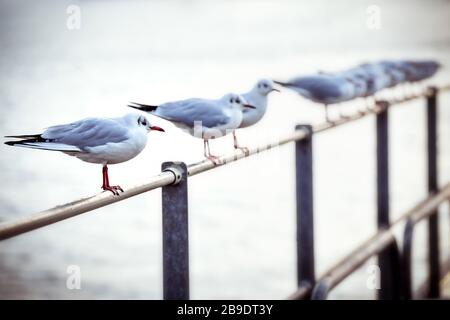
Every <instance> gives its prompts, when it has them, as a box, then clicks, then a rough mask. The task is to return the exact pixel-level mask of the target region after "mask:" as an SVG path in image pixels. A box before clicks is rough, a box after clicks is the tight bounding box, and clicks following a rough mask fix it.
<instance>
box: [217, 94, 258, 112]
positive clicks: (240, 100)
mask: <svg viewBox="0 0 450 320" xmlns="http://www.w3.org/2000/svg"><path fill="white" fill-rule="evenodd" d="M222 100H223V101H224V102H225V104H226V105H227V106H228V107H229V108H236V109H240V110H244V109H246V108H250V109H255V107H254V106H252V105H251V104H249V103H248V102H247V100H246V99H245V98H244V97H243V96H241V95H239V94H236V93H228V94H226V95H224V96H223V98H222Z"/></svg>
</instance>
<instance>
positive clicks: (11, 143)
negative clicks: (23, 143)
mask: <svg viewBox="0 0 450 320" xmlns="http://www.w3.org/2000/svg"><path fill="white" fill-rule="evenodd" d="M17 142H18V141H6V142H5V144H6V145H8V146H13V145H15V144H17Z"/></svg>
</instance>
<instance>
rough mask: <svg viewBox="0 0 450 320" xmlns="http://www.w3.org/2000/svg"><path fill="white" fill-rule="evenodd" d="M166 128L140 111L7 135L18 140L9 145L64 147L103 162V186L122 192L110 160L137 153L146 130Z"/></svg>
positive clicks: (80, 156) (122, 159) (83, 157)
mask: <svg viewBox="0 0 450 320" xmlns="http://www.w3.org/2000/svg"><path fill="white" fill-rule="evenodd" d="M151 130H157V131H164V130H163V129H162V128H160V127H157V126H152V125H151V124H150V123H149V122H148V120H147V119H146V118H145V117H144V116H142V115H139V114H133V113H130V114H127V115H125V116H123V117H121V118H113V119H106V118H87V119H83V120H80V121H76V122H73V123H69V124H63V125H57V126H53V127H49V128H47V129H46V130H45V131H44V132H43V133H42V134H32V135H19V136H6V137H5V138H16V139H19V140H17V141H7V142H5V144H7V145H10V146H17V147H25V148H33V149H42V150H51V151H61V152H63V153H65V154H67V155H70V156H74V157H77V158H78V159H80V160H83V161H86V162H90V163H100V164H102V165H103V170H102V172H103V185H102V189H103V190H105V191H111V192H112V193H113V194H114V195H119V191H122V192H123V190H122V188H121V187H120V186H111V185H110V184H109V177H108V167H107V165H108V164H116V163H121V162H125V161H128V160H130V159H132V158H134V157H136V156H137V155H138V154H139V153H140V152H141V151H142V150H143V149H144V147H145V145H146V144H147V133H148V132H150V131H151Z"/></svg>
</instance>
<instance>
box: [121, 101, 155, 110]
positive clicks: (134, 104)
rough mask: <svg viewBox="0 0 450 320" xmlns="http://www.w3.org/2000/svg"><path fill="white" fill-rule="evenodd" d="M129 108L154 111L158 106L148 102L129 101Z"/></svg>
mask: <svg viewBox="0 0 450 320" xmlns="http://www.w3.org/2000/svg"><path fill="white" fill-rule="evenodd" d="M128 106H129V107H130V108H134V109H138V110H141V111H145V112H154V111H156V109H157V108H158V106H152V105H148V104H142V103H137V102H130V104H129V105H128Z"/></svg>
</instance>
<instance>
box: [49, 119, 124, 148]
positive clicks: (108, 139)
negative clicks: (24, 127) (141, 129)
mask: <svg viewBox="0 0 450 320" xmlns="http://www.w3.org/2000/svg"><path fill="white" fill-rule="evenodd" d="M42 138H44V139H49V140H51V141H52V142H58V143H63V144H68V145H72V146H77V147H79V148H81V149H83V148H85V147H95V146H100V145H103V144H106V143H118V142H121V141H124V140H126V139H128V130H127V128H126V127H125V126H124V125H122V124H121V123H119V122H117V121H115V120H113V119H100V118H90V119H84V120H80V121H77V122H73V123H69V124H64V125H58V126H53V127H50V128H48V129H47V130H45V131H44V133H43V134H42Z"/></svg>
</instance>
